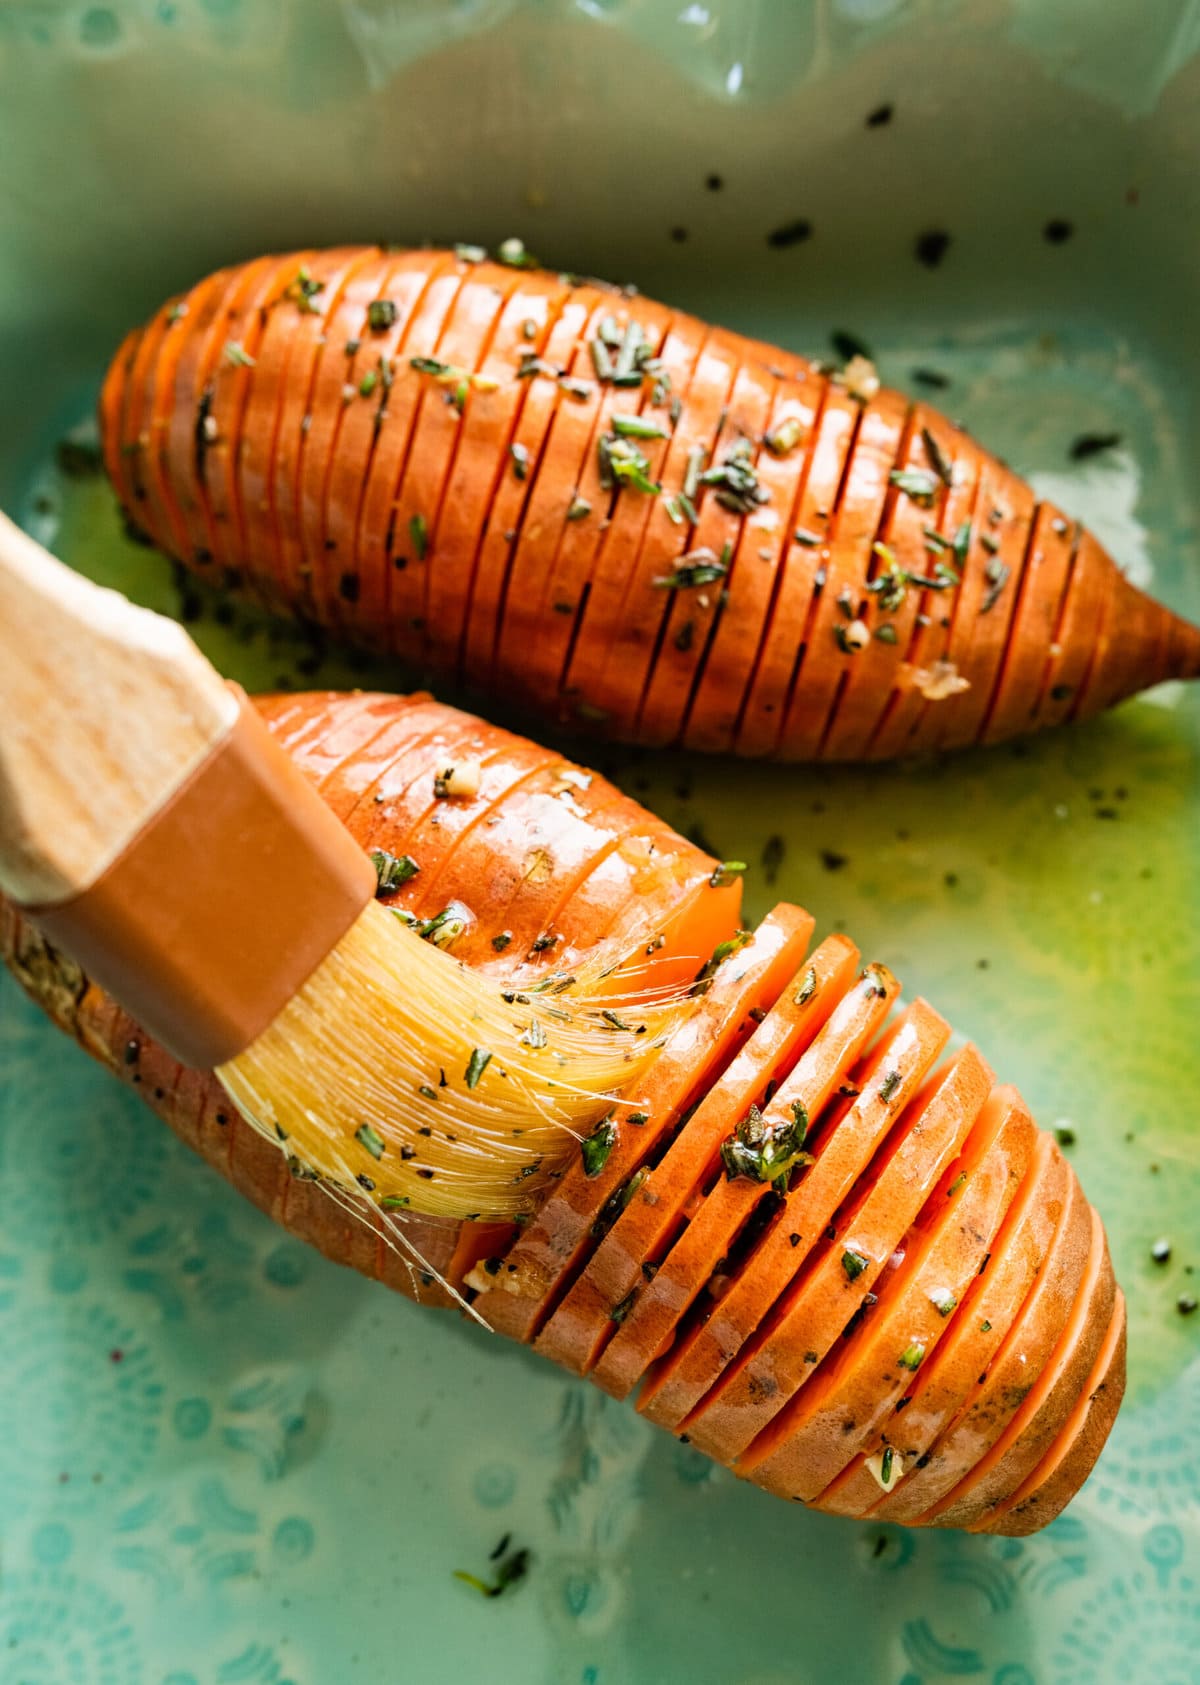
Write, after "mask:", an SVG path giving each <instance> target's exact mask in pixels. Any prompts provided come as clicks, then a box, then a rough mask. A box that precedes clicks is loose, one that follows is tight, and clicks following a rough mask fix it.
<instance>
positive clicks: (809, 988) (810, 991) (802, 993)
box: [795, 965, 817, 1006]
mask: <svg viewBox="0 0 1200 1685" xmlns="http://www.w3.org/2000/svg"><path fill="white" fill-rule="evenodd" d="M816 992H817V968H816V966H815V965H810V966H809V968H808V970H807V971H806V972H805V973H804V979H803V981H802V983H801V984H800V987H799V988H798V989H797V990H796V996H795V1004H796V1005H797V1006H807V1005H808V1003H809V1001H810V1000H811V999H812V998H813V996H814V995H815V994H816Z"/></svg>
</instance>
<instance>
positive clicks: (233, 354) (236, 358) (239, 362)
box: [225, 339, 255, 369]
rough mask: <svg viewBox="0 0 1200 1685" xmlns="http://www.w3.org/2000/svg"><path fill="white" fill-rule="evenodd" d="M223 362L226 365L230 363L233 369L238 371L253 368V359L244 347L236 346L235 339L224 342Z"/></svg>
mask: <svg viewBox="0 0 1200 1685" xmlns="http://www.w3.org/2000/svg"><path fill="white" fill-rule="evenodd" d="M225 361H226V362H227V363H232V364H233V365H234V367H235V368H239V369H252V368H254V367H255V360H254V358H253V357H252V356H251V355H250V353H249V352H248V351H247V350H246V348H245V346H243V345H239V344H238V342H237V340H236V339H230V340H226V342H225Z"/></svg>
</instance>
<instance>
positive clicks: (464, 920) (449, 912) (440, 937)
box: [417, 901, 471, 948]
mask: <svg viewBox="0 0 1200 1685" xmlns="http://www.w3.org/2000/svg"><path fill="white" fill-rule="evenodd" d="M470 923H471V915H470V913H469V911H468V910H467V908H466V907H464V906H463V904H462V902H461V901H451V902H450V903H449V904H448V905H447V906H445V907H443V908H442V910H441V912H440V913H435V914H434V915H433V917H432V918H430V919H426V920H425V921H424V923H423V924H419V925H418V926H417V935H418V936H421V937H423V938H424V940H425V941H426V942H432V943H433V945H434V947H435V948H450V947H453V945H454V944H455V942H457V941H458V939H459V937H460V936H462V934H463V933H464V931H466V929H467V928H468V926H469V925H470Z"/></svg>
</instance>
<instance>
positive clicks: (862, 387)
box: [842, 357, 879, 404]
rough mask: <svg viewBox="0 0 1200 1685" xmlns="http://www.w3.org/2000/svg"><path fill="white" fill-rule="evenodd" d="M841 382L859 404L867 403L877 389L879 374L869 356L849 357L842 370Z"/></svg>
mask: <svg viewBox="0 0 1200 1685" xmlns="http://www.w3.org/2000/svg"><path fill="white" fill-rule="evenodd" d="M842 384H843V385H844V386H845V388H846V390H847V392H849V394H850V396H851V397H852V398H857V399H858V401H859V403H860V404H869V403H870V401H871V399H872V398H873V397H874V396H875V394H876V393H877V392H878V391H879V376H878V375H877V374H876V372H875V365H874V363H873V362H872V361H871V359H870V358H869V357H851V359H850V361H849V362H848V363H847V364H846V366H845V368H844V369H843V370H842Z"/></svg>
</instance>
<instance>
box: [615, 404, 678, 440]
mask: <svg viewBox="0 0 1200 1685" xmlns="http://www.w3.org/2000/svg"><path fill="white" fill-rule="evenodd" d="M608 420H609V426H610V427H611V428H612V430H613V432H614V433H616V434H617V435H618V436H619V437H620V438H622V439H665V438H667V437H668V433H667V430H666V428H665V427H660V426H659V425H658V423H657V421H648V420H646V418H645V417H644V416H640V415H621V414H618V413H616V412H615V411H614V413H613V414H612V415H610V416H609V418H608Z"/></svg>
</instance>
